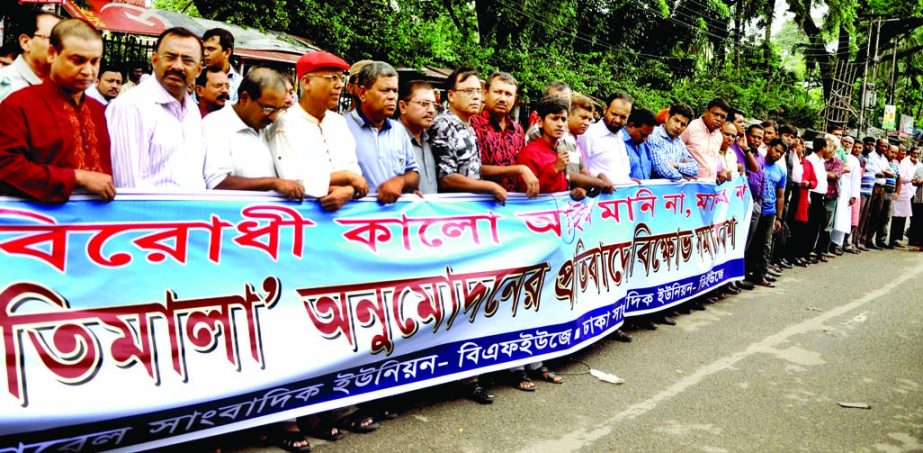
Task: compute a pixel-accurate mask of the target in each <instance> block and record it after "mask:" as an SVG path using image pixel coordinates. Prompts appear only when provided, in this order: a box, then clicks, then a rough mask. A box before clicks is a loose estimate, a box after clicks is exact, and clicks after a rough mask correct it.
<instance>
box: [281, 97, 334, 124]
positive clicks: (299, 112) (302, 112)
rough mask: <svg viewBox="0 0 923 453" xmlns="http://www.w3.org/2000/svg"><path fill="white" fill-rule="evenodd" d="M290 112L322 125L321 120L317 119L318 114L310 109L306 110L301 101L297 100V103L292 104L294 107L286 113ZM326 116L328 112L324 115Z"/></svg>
mask: <svg viewBox="0 0 923 453" xmlns="http://www.w3.org/2000/svg"><path fill="white" fill-rule="evenodd" d="M289 113H294V114H295V115H299V116H301V117H302V118H303V119H305V120H307V121H308V122H309V123H311V124H314V125H316V126H320V124H321V122H322V121H321V120H319V119H317V117H316V116H314V115H312V114H310V113H308V111H307V110H305V109H304V107H302V106H301V103H300V102H296V103H295V105H293V106H292V108H290V109H288V113H286V115H287V114H289ZM328 114H329V112H328ZM326 117H327V114H325V115H324V118H326Z"/></svg>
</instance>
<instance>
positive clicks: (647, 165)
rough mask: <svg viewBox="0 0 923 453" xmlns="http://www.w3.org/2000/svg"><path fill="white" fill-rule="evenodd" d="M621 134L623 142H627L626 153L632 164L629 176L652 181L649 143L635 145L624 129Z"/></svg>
mask: <svg viewBox="0 0 923 453" xmlns="http://www.w3.org/2000/svg"><path fill="white" fill-rule="evenodd" d="M619 133H620V134H622V140H625V152H626V153H628V161H629V162H631V173H630V174H629V176H631V177H632V178H635V179H651V154H650V150H649V149H648V148H647V142H644V143H641V144H640V145H635V142H634V140H632V139H631V135H628V131H627V130H626V129H625V128H624V127H623V128H622V130H621V131H619Z"/></svg>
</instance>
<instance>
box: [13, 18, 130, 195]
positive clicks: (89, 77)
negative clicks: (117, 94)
mask: <svg viewBox="0 0 923 453" xmlns="http://www.w3.org/2000/svg"><path fill="white" fill-rule="evenodd" d="M49 40H50V43H51V45H50V48H49V57H50V59H51V61H52V63H51V73H50V76H49V78H48V79H46V80H45V81H44V82H43V83H42V84H41V85H35V86H31V87H28V88H23V89H22V90H19V91H17V92H15V93H13V94H12V95H10V97H8V98H7V99H6V100H5V101H4V102H3V103H2V104H0V181H2V182H0V193H4V194H13V195H19V196H26V197H29V198H34V199H36V200H39V201H46V202H54V203H62V202H65V201H67V200H68V199H69V198H70V196H71V193H73V191H74V188H76V187H81V188H83V189H86V190H87V191H89V192H92V193H94V194H96V195H97V196H99V197H100V198H102V199H103V200H105V201H109V200H112V199H113V198H114V197H115V186H114V185H113V184H112V177H111V174H112V167H111V163H110V160H109V132H108V130H107V128H106V118H105V115H104V107H103V105H102V104H100V103H99V101H97V100H95V99H91V98H89V97H87V96H86V95H85V94H84V90H86V89H87V88H88V87H89V86H90V85H92V84H93V83H95V82H96V73H97V71H98V70H99V61H100V58H101V57H102V52H103V43H102V37H101V36H100V34H99V31H98V30H96V28H94V27H93V26H92V25H90V23H89V22H86V21H84V20H82V19H68V20H64V21H61V22H60V23H58V24H57V25H56V26H55V27H54V28H53V29H52V30H51V37H50V38H49Z"/></svg>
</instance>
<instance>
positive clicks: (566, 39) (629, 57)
mask: <svg viewBox="0 0 923 453" xmlns="http://www.w3.org/2000/svg"><path fill="white" fill-rule="evenodd" d="M158 1H162V2H174V3H179V4H182V3H183V2H184V1H185V0H158ZM189 1H192V2H193V3H194V6H195V7H196V9H197V10H198V12H199V13H201V14H202V16H203V17H208V18H212V19H216V20H222V21H228V22H233V23H237V24H240V25H248V26H255V27H261V28H270V29H276V30H281V31H286V32H289V33H292V34H295V35H299V36H304V37H306V38H309V39H311V40H313V41H314V43H315V44H316V45H317V46H319V47H321V48H324V49H327V50H329V51H331V52H334V53H337V54H339V55H341V56H343V57H344V58H346V59H347V60H349V61H357V60H360V59H367V58H369V59H381V60H386V61H389V62H391V63H393V64H395V65H399V66H409V67H416V68H420V67H423V66H426V65H429V66H434V67H450V68H451V67H456V66H460V65H470V66H474V67H477V68H479V69H481V70H482V71H484V72H489V71H492V70H497V69H502V70H505V71H509V72H511V73H513V74H514V75H515V76H516V77H517V78H518V79H519V80H520V83H521V95H522V99H523V100H524V101H525V102H532V101H535V100H536V99H537V98H538V96H540V94H541V91H542V88H543V87H544V85H545V84H546V83H547V82H550V81H552V80H563V81H565V82H567V83H569V84H570V85H571V86H573V87H574V88H575V89H576V90H578V91H582V92H585V93H587V94H590V95H593V96H596V97H599V98H604V97H605V96H606V95H607V93H610V92H611V91H613V90H623V91H626V92H629V93H631V94H632V95H634V96H635V97H636V99H638V104H640V105H644V106H646V107H649V108H653V109H658V108H662V107H664V106H666V105H668V104H669V103H671V102H680V101H681V102H686V103H689V104H691V105H692V106H693V107H694V108H696V109H701V108H702V107H703V106H704V104H705V103H706V102H707V101H708V99H709V98H710V97H712V96H722V97H725V98H726V99H727V100H728V101H730V102H731V103H732V104H734V105H735V106H737V107H739V108H741V109H743V110H744V111H746V112H748V114H750V115H751V116H753V117H760V118H763V117H768V116H776V117H779V118H780V119H783V120H788V121H792V122H796V123H798V124H799V125H802V126H816V125H817V124H815V123H814V122H812V121H811V118H813V117H816V113H817V112H819V111H820V110H821V108H822V107H823V104H822V102H823V99H825V96H824V95H821V94H820V93H819V92H817V91H812V90H811V89H809V88H806V87H821V88H822V91H823V93H824V94H827V93H828V92H829V90H830V86H831V82H830V81H831V80H832V70H833V68H834V67H835V64H836V61H837V59H838V58H843V56H844V55H845V56H846V58H849V59H851V60H852V61H860V60H861V61H864V59H865V58H867V55H866V52H865V46H864V44H865V42H864V40H865V39H866V37H867V35H866V33H868V32H869V22H868V20H867V17H868V16H869V15H871V14H881V15H892V16H895V17H900V18H901V20H899V21H893V22H888V23H887V25H885V26H883V27H882V30H881V36H880V40H881V43H880V46H881V47H880V49H881V51H880V54H881V55H883V56H885V57H886V56H887V55H888V54H889V52H891V50H892V49H894V48H895V46H898V48H899V49H901V50H899V52H903V54H899V60H900V61H899V63H898V67H899V71H900V74H901V84H900V85H899V88H898V89H897V90H896V92H895V94H896V95H897V96H899V97H900V98H901V100H902V102H905V103H907V104H908V105H909V107H910V109H911V110H915V111H920V109H921V106H923V89H921V86H923V79H921V76H920V75H918V74H921V73H923V71H919V70H918V69H919V68H920V66H919V65H920V64H921V63H923V61H921V57H920V56H919V55H920V52H918V51H913V50H914V46H916V45H923V39H920V37H919V36H918V35H919V34H918V33H917V32H916V30H917V28H918V27H919V26H920V25H923V0H912V1H906V0H788V9H789V11H790V12H791V13H793V14H794V17H795V19H794V26H792V25H788V26H785V27H783V29H784V30H785V34H783V35H781V36H780V37H779V40H778V41H779V42H776V43H773V42H772V40H773V38H772V37H771V34H770V33H769V32H768V29H769V27H771V24H772V22H773V20H774V17H775V16H774V10H773V6H774V2H766V1H763V0H643V1H640V2H639V1H636V0H581V1H574V2H570V1H568V2H562V1H559V0H556V1H551V0H337V1H333V0H228V1H225V0H189ZM818 9H821V10H823V9H826V13H825V14H824V15H823V17H814V15H812V11H817V10H818ZM897 37H900V38H901V39H902V40H903V41H901V42H903V44H901V45H898V44H896V43H897V42H898V39H897ZM831 42H836V46H835V47H833V48H832V49H833V50H830V47H829V45H828V43H831ZM917 50H920V49H917ZM802 59H803V63H802V62H801V60H802Z"/></svg>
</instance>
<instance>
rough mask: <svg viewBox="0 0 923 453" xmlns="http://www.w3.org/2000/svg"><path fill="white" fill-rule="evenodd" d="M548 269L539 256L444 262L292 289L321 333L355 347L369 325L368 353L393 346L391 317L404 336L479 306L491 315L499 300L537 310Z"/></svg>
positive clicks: (449, 321) (515, 309) (476, 310)
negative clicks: (467, 265) (502, 265)
mask: <svg viewBox="0 0 923 453" xmlns="http://www.w3.org/2000/svg"><path fill="white" fill-rule="evenodd" d="M549 269H550V266H549V265H548V263H544V262H543V263H540V264H537V265H534V266H524V267H515V268H509V269H500V270H496V271H484V272H472V273H455V272H453V271H452V269H451V268H446V273H445V275H437V276H430V277H423V278H410V279H403V280H391V281H385V282H371V283H360V284H354V285H343V286H331V287H323V288H300V289H297V290H296V291H297V292H298V294H299V295H300V296H301V299H302V302H303V303H304V306H305V310H306V311H307V314H308V318H309V319H310V320H311V323H312V324H313V325H314V327H315V328H316V329H317V330H318V332H320V334H321V336H322V337H323V338H325V339H327V340H337V339H340V338H342V339H343V341H345V342H346V344H347V345H349V347H350V349H351V350H352V351H353V352H356V351H358V350H359V347H358V344H359V341H360V336H364V335H365V334H366V333H367V332H366V331H369V332H371V334H372V335H371V338H370V340H369V345H370V350H371V353H372V354H378V353H380V352H384V353H386V355H390V354H391V353H392V352H393V350H394V341H393V333H392V323H393V325H394V326H396V330H397V331H399V332H400V333H401V335H402V336H403V337H404V338H409V337H411V336H413V335H415V334H416V333H417V332H418V330H419V326H420V324H428V323H432V324H433V333H435V332H436V331H437V329H438V328H439V326H441V325H444V326H445V330H449V329H451V328H452V324H453V322H454V320H455V318H456V317H457V316H458V315H459V314H460V313H464V314H466V315H467V318H468V320H469V322H474V320H475V318H476V317H477V314H478V313H480V312H481V307H484V310H483V314H484V317H487V318H489V317H492V316H494V315H495V314H496V312H497V310H498V309H499V306H500V303H501V302H508V303H509V304H510V309H511V311H512V314H513V316H516V314H517V312H518V309H519V307H520V306H522V307H523V308H525V309H531V310H535V311H538V309H539V306H540V301H541V289H542V285H543V282H544V276H545V274H546V273H547V272H548V270H549ZM408 311H409V312H410V313H408ZM389 314H390V316H388V315H389ZM443 321H445V323H443Z"/></svg>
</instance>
